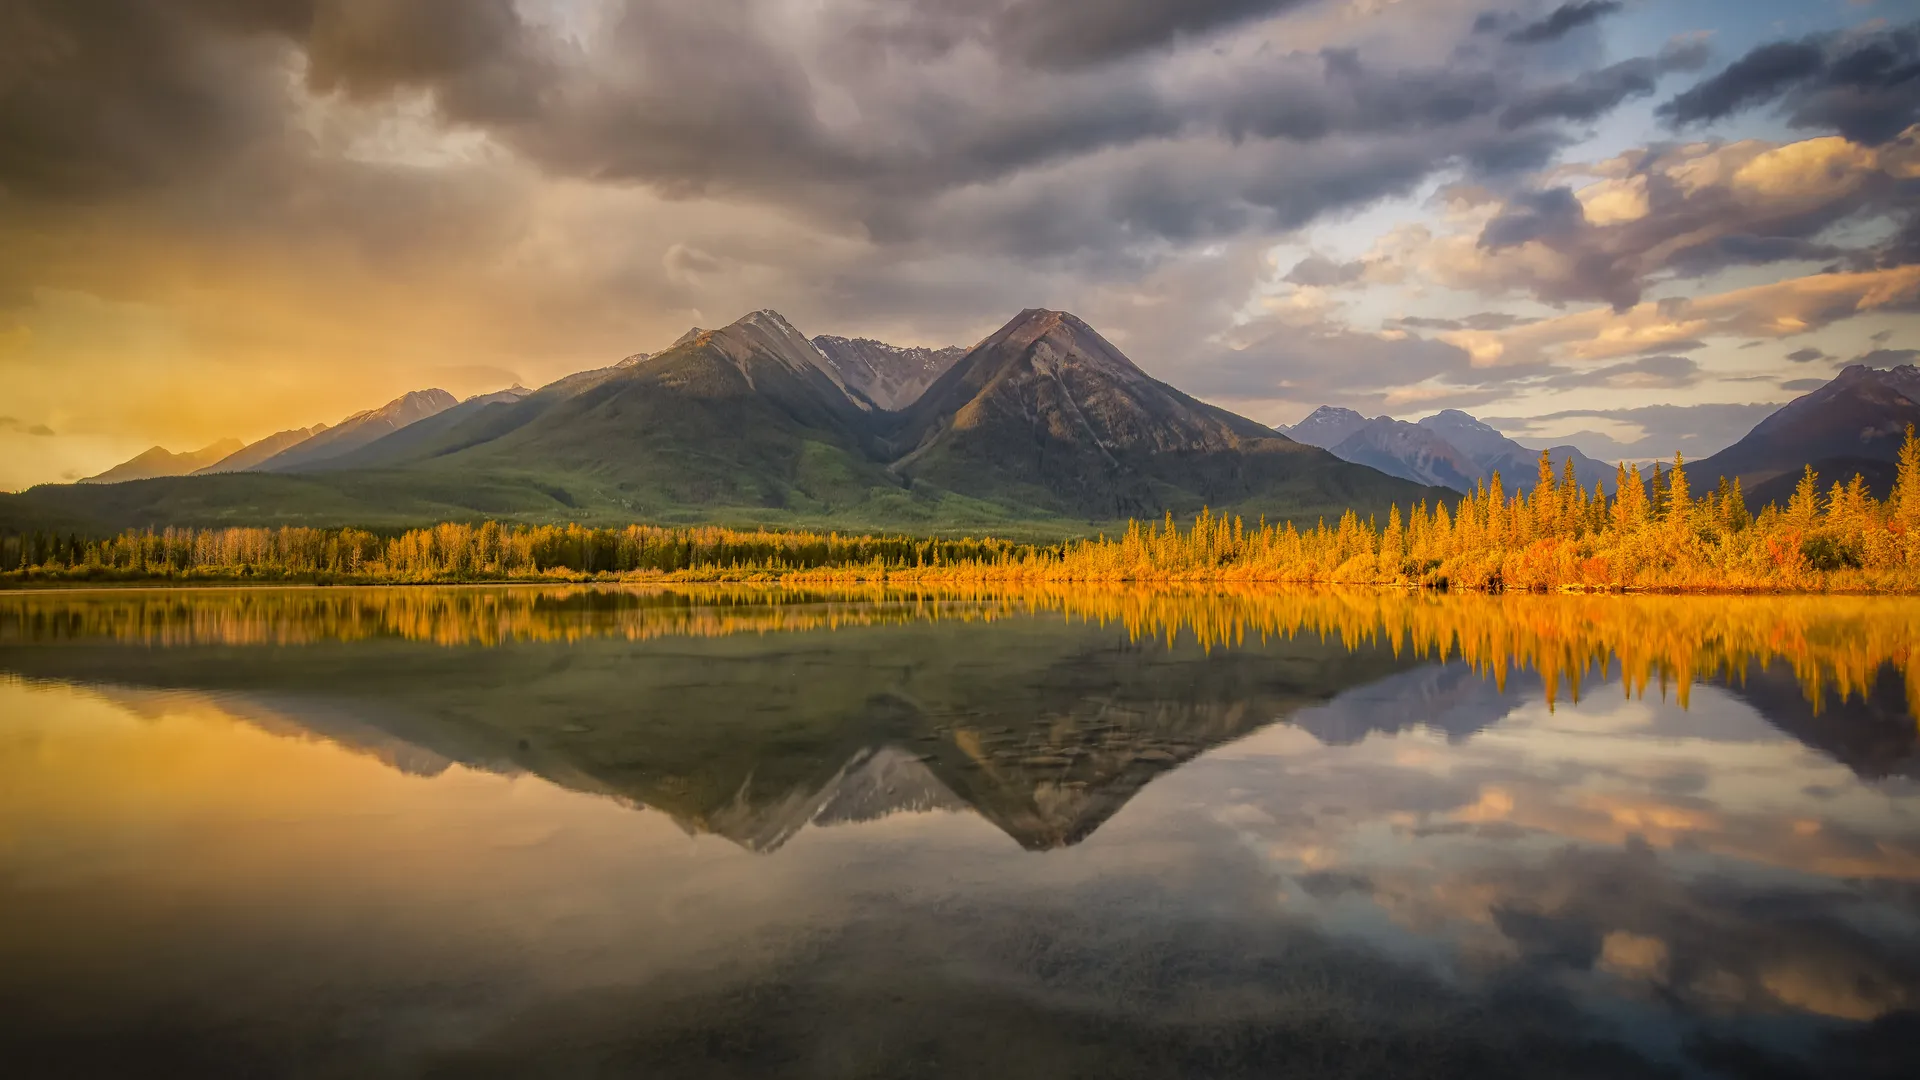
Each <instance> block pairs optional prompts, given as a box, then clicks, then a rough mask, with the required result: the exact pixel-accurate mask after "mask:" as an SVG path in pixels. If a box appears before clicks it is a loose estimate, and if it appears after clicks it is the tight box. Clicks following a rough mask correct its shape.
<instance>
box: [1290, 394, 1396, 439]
mask: <svg viewBox="0 0 1920 1080" xmlns="http://www.w3.org/2000/svg"><path fill="white" fill-rule="evenodd" d="M1379 419H1381V420H1390V419H1392V417H1387V416H1382V417H1379ZM1366 423H1367V418H1366V417H1364V416H1362V415H1360V414H1359V413H1357V412H1354V411H1353V410H1352V409H1343V408H1340V407H1339V406H1338V405H1322V406H1320V407H1319V408H1317V409H1315V410H1313V411H1312V412H1310V413H1308V414H1307V418H1306V419H1305V420H1302V421H1300V422H1299V423H1297V424H1295V425H1293V426H1292V427H1290V428H1281V429H1280V430H1281V431H1282V432H1284V433H1285V434H1286V436H1287V438H1289V439H1292V440H1294V441H1295V442H1303V443H1306V444H1307V445H1308V446H1317V447H1319V448H1320V449H1322V450H1332V449H1333V448H1334V447H1336V446H1339V445H1340V444H1341V443H1343V442H1345V441H1347V437H1348V436H1350V435H1352V434H1353V433H1354V432H1356V431H1359V430H1360V429H1361V428H1362V427H1365V426H1366Z"/></svg>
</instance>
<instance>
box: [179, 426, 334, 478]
mask: <svg viewBox="0 0 1920 1080" xmlns="http://www.w3.org/2000/svg"><path fill="white" fill-rule="evenodd" d="M325 430H327V425H325V424H315V425H313V426H312V427H305V428H292V429H290V430H287V431H277V432H275V433H273V434H272V435H269V436H267V437H266V438H264V439H261V440H260V441H259V442H253V443H248V444H247V445H246V446H244V447H242V448H240V449H239V450H236V451H234V452H233V453H231V454H229V455H227V456H226V457H223V458H221V459H220V460H219V461H216V462H214V463H213V464H211V465H209V466H207V467H206V468H204V469H200V470H198V471H196V472H195V473H194V474H193V475H195V476H210V475H212V474H214V473H230V472H248V471H250V470H252V469H254V468H257V467H258V466H259V465H260V463H261V462H263V461H266V460H267V459H268V458H271V457H273V456H274V455H276V454H279V453H281V452H283V451H285V450H288V449H290V448H292V447H294V446H298V445H299V444H301V443H303V442H306V441H307V440H308V439H311V438H313V437H314V436H315V435H318V434H320V433H321V432H323V431H325Z"/></svg>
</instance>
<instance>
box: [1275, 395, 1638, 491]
mask: <svg viewBox="0 0 1920 1080" xmlns="http://www.w3.org/2000/svg"><path fill="white" fill-rule="evenodd" d="M1280 430H1281V431H1283V432H1284V433H1285V434H1286V435H1288V436H1289V437H1290V438H1293V439H1297V440H1299V441H1300V442H1304V443H1308V444H1310V445H1313V446H1318V447H1321V448H1322V449H1325V450H1328V451H1330V452H1331V453H1332V454H1333V455H1334V456H1335V457H1338V458H1340V459H1341V460H1343V461H1351V462H1354V463H1356V464H1360V465H1368V466H1371V467H1373V468H1375V469H1379V470H1380V471H1381V472H1383V473H1386V474H1387V475H1389V476H1397V477H1400V478H1401V479H1403V480H1412V481H1413V482H1415V483H1420V484H1433V485H1437V486H1439V487H1446V488H1452V489H1453V490H1455V491H1459V492H1467V491H1471V490H1473V489H1474V488H1475V487H1476V486H1478V485H1479V484H1482V483H1486V482H1489V481H1491V480H1492V479H1493V474H1495V473H1499V474H1500V481H1501V484H1502V486H1503V487H1505V488H1506V489H1507V490H1508V491H1516V490H1518V491H1529V490H1532V488H1533V486H1534V483H1535V482H1536V480H1537V478H1538V476H1539V471H1540V451H1538V450H1529V449H1527V448H1526V447H1524V446H1521V445H1520V444H1519V443H1517V442H1514V441H1513V440H1512V439H1509V438H1507V437H1506V436H1505V435H1502V434H1500V432H1498V431H1496V430H1495V429H1493V428H1492V427H1489V426H1488V425H1486V424H1484V423H1481V422H1480V421H1479V420H1476V419H1475V418H1473V417H1472V416H1469V415H1468V414H1466V413H1463V412H1461V411H1459V410H1457V409H1447V410H1445V411H1442V412H1438V413H1435V414H1434V415H1432V416H1429V417H1426V418H1425V419H1423V420H1420V421H1419V422H1417V423H1409V422H1407V421H1405V420H1395V419H1394V418H1393V417H1391V416H1376V417H1373V418H1372V419H1368V418H1367V417H1365V416H1362V415H1360V414H1359V413H1357V412H1354V411H1353V410H1352V409H1342V408H1337V407H1335V406H1332V405H1322V406H1320V407H1319V408H1318V409H1315V410H1314V411H1313V412H1312V413H1311V414H1310V415H1308V416H1307V418H1306V419H1305V420H1302V421H1300V422H1299V423H1298V424H1295V425H1294V426H1293V427H1290V428H1281V429H1280ZM1547 453H1549V454H1550V455H1552V459H1553V469H1554V475H1555V476H1556V477H1557V476H1559V475H1561V470H1562V469H1564V468H1565V467H1566V462H1567V461H1568V460H1569V459H1571V460H1572V461H1573V473H1574V478H1575V479H1576V480H1578V481H1579V482H1580V486H1582V487H1584V488H1586V489H1587V490H1589V491H1591V490H1592V489H1593V487H1594V485H1595V484H1600V485H1602V486H1604V487H1605V488H1606V489H1607V491H1609V492H1611V491H1612V490H1613V488H1614V484H1615V481H1616V479H1617V474H1618V470H1617V469H1616V467H1615V466H1612V465H1607V464H1605V463H1603V462H1599V461H1595V460H1594V459H1592V458H1590V457H1588V456H1587V455H1585V454H1583V453H1581V452H1580V451H1579V450H1578V449H1577V448H1575V447H1572V446H1555V447H1553V448H1551V449H1549V450H1548V451H1547Z"/></svg>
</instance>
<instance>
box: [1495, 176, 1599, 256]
mask: <svg viewBox="0 0 1920 1080" xmlns="http://www.w3.org/2000/svg"><path fill="white" fill-rule="evenodd" d="M1585 221H1586V217H1585V214H1584V212H1583V211H1582V210H1581V208H1580V200H1579V199H1576V198H1574V196H1573V190H1572V189H1571V188H1564V187H1558V188H1547V189H1546V190H1544V191H1531V192H1523V193H1521V194H1519V195H1517V196H1515V197H1514V198H1513V199H1512V200H1511V201H1509V202H1508V203H1507V205H1506V206H1505V208H1503V209H1502V210H1501V212H1500V215H1499V216H1498V217H1496V218H1494V219H1493V220H1492V221H1489V222H1487V225H1486V228H1484V229H1483V230H1481V233H1480V246H1481V247H1483V248H1486V249H1488V250H1492V251H1498V250H1499V249H1501V248H1507V247H1514V246H1516V245H1519V244H1525V243H1528V242H1531V241H1535V240H1561V239H1566V238H1569V237H1571V236H1573V235H1574V234H1575V233H1576V232H1578V231H1579V229H1580V226H1581V225H1582V224H1583V223H1584V222H1585Z"/></svg>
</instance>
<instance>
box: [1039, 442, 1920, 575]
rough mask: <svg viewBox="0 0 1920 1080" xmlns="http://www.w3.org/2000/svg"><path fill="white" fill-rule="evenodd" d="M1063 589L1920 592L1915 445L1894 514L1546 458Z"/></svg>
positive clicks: (1216, 532) (1199, 538)
mask: <svg viewBox="0 0 1920 1080" xmlns="http://www.w3.org/2000/svg"><path fill="white" fill-rule="evenodd" d="M1031 569H1032V571H1033V572H1034V573H1035V575H1036V576H1039V577H1043V578H1049V579H1065V580H1086V581H1101V580H1126V581H1154V580H1164V581H1183V580H1229V581H1231V580H1247V581H1273V582H1320V583H1355V584H1363V583H1372V584H1388V583H1399V584H1410V585H1414V584H1417V585H1423V586H1428V587H1442V588H1445V587H1453V588H1468V589H1480V590H1490V591H1498V590H1503V589H1528V590H1547V589H1561V588H1592V589H1608V588H1637V589H1663V590H1714V589H1719V590H1740V589H1750V590H1785V591H1798V590H1822V589H1840V590H1850V591H1863V592H1864V591H1889V592H1915V591H1920V442H1917V441H1916V439H1915V437H1914V433H1913V429H1912V428H1911V427H1909V428H1908V431H1907V439H1906V443H1905V445H1904V446H1903V447H1902V449H1901V451H1900V458H1899V468H1898V474H1897V479H1896V482H1895V485H1894V489H1893V491H1892V493H1891V495H1890V496H1889V497H1888V498H1887V499H1886V500H1884V501H1882V500H1879V499H1876V498H1874V497H1873V495H1872V494H1871V493H1870V492H1869V491H1868V489H1867V485H1866V481H1865V480H1864V479H1862V478H1861V477H1860V476H1859V475H1857V474H1856V475H1855V476H1854V477H1852V478H1851V479H1850V480H1847V481H1844V482H1836V483H1834V484H1832V485H1831V486H1828V487H1822V484H1821V479H1820V477H1819V476H1818V475H1817V474H1816V473H1815V472H1814V470H1813V469H1812V468H1811V467H1808V468H1807V469H1806V470H1805V472H1804V474H1803V475H1802V477H1801V480H1800V483H1799V485H1798V487H1797V489H1796V490H1795V492H1794V494H1793V496H1792V498H1791V499H1790V500H1789V501H1788V503H1787V505H1786V506H1785V507H1777V506H1771V505H1769V506H1767V507H1765V508H1763V509H1762V510H1761V511H1760V512H1759V513H1758V514H1754V513H1752V512H1751V511H1750V510H1749V508H1748V507H1747V505H1746V499H1745V495H1744V493H1743V492H1742V490H1741V487H1740V484H1739V482H1738V481H1734V482H1732V483H1729V482H1727V481H1726V480H1725V479H1722V480H1721V481H1720V482H1719V483H1718V485H1717V486H1715V487H1713V488H1711V489H1708V490H1707V491H1705V492H1704V493H1700V492H1696V491H1695V489H1694V487H1693V484H1692V480H1691V478H1690V477H1689V476H1688V475H1687V472H1686V468H1685V463H1684V462H1683V461H1681V460H1680V459H1679V458H1678V457H1676V458H1675V459H1674V464H1673V468H1672V469H1671V470H1666V469H1662V468H1660V467H1658V466H1656V467H1655V469H1654V471H1653V474H1652V475H1651V476H1644V475H1642V473H1641V472H1640V470H1639V468H1638V467H1634V468H1627V467H1624V466H1623V467H1622V468H1621V469H1620V471H1619V474H1618V476H1617V478H1616V494H1615V495H1613V496H1611V497H1609V496H1608V495H1607V494H1606V493H1605V490H1604V489H1603V488H1602V487H1601V486H1599V485H1596V486H1595V488H1594V490H1593V491H1591V492H1589V491H1586V490H1584V489H1583V488H1582V487H1581V486H1580V484H1579V483H1578V482H1577V481H1576V480H1575V479H1574V476H1573V467H1572V463H1571V462H1568V463H1567V465H1566V468H1565V470H1564V472H1563V474H1562V475H1561V476H1560V477H1559V478H1556V477H1555V476H1554V474H1553V469H1552V463H1551V461H1550V460H1549V458H1548V456H1547V455H1546V454H1545V453H1542V454H1541V455H1540V473H1539V476H1538V478H1537V483H1536V484H1535V485H1534V487H1533V489H1532V491H1531V492H1529V493H1526V494H1520V493H1514V494H1508V493H1507V492H1506V491H1505V490H1504V489H1503V485H1502V482H1501V478H1500V477H1499V475H1498V474H1495V475H1494V477H1493V478H1492V480H1491V482H1489V483H1486V484H1483V485H1481V486H1480V487H1479V489H1478V490H1476V491H1474V492H1473V493H1472V494H1469V495H1467V496H1466V497H1464V498H1462V499H1460V500H1459V501H1457V502H1456V503H1454V504H1453V505H1452V506H1451V507H1449V506H1448V505H1446V504H1444V503H1442V504H1436V505H1433V506H1428V505H1426V504H1424V503H1423V504H1421V505H1419V506H1416V507H1413V508H1412V509H1411V510H1410V511H1407V512H1405V513H1403V512H1402V511H1401V509H1400V508H1399V507H1394V508H1393V509H1392V510H1391V511H1390V512H1389V514H1388V515H1387V520H1386V522H1385V523H1384V524H1381V523H1379V522H1377V521H1374V520H1362V519H1360V518H1359V517H1357V516H1356V515H1355V514H1353V513H1352V512H1351V511H1350V512H1348V513H1347V514H1345V515H1344V516H1343V517H1342V518H1341V519H1340V520H1339V521H1338V522H1337V523H1335V524H1332V525H1328V524H1326V523H1325V522H1322V523H1320V524H1319V525H1317V526H1316V527H1314V528H1313V529H1308V530H1299V529H1295V528H1294V527H1293V525H1292V524H1290V523H1289V524H1285V525H1282V526H1279V527H1277V528H1276V527H1273V526H1271V525H1267V524H1265V523H1261V524H1260V525H1258V526H1255V527H1253V528H1248V527H1246V526H1245V525H1244V524H1243V523H1242V522H1241V521H1240V520H1239V519H1237V518H1225V517H1218V516H1214V515H1211V514H1207V513H1202V514H1201V515H1200V516H1199V518H1198V519H1196V520H1195V522H1194V523H1193V525H1192V527H1191V528H1188V529H1186V530H1184V531H1182V530H1180V529H1178V528H1176V527H1175V525H1174V523H1173V521H1172V519H1171V518H1169V519H1168V520H1167V521H1165V522H1163V523H1160V524H1158V525H1142V524H1139V523H1134V524H1132V525H1130V526H1129V527H1128V529H1127V531H1126V533H1125V534H1124V535H1123V536H1121V537H1119V538H1118V539H1113V540H1107V539H1102V540H1097V541H1092V542H1088V543H1084V544H1078V545H1073V546H1070V547H1068V548H1067V549H1065V550H1064V551H1063V552H1062V553H1061V554H1060V555H1059V556H1058V557H1057V558H1051V557H1044V556H1043V557H1038V558H1036V559H1035V560H1034V561H1033V563H1032V566H1031Z"/></svg>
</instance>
